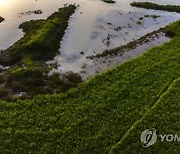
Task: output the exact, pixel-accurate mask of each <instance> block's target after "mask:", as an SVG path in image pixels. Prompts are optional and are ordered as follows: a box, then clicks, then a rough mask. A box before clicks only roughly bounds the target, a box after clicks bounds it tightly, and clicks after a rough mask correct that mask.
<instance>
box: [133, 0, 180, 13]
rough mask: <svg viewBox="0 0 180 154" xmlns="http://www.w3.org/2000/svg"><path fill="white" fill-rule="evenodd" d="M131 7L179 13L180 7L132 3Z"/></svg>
mask: <svg viewBox="0 0 180 154" xmlns="http://www.w3.org/2000/svg"><path fill="white" fill-rule="evenodd" d="M131 6H135V7H139V8H145V9H153V10H163V11H169V12H177V13H180V6H175V5H159V4H155V3H150V2H133V3H131Z"/></svg>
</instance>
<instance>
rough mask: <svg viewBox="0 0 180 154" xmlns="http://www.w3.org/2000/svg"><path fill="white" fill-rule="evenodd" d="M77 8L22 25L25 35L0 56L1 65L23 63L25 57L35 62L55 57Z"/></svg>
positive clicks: (70, 7)
mask: <svg viewBox="0 0 180 154" xmlns="http://www.w3.org/2000/svg"><path fill="white" fill-rule="evenodd" d="M75 8H76V7H75V6H74V5H70V6H68V7H64V8H60V9H59V11H58V12H55V13H53V14H52V15H51V16H50V17H48V18H47V20H35V21H27V22H25V23H23V24H21V25H20V28H22V29H23V31H24V32H25V35H24V37H23V38H21V39H20V40H19V41H17V42H16V43H15V44H14V45H13V46H11V47H10V48H8V49H7V50H5V51H4V52H3V54H1V55H0V64H4V65H12V64H15V63H21V60H22V59H23V58H25V57H27V56H28V57H30V58H31V59H32V60H34V61H46V60H49V59H51V58H53V57H54V56H55V54H56V53H57V52H58V49H59V47H60V46H59V44H60V43H59V42H60V40H61V39H62V37H63V35H64V31H65V29H66V28H67V26H68V19H69V17H70V16H71V15H72V14H73V13H74V11H75Z"/></svg>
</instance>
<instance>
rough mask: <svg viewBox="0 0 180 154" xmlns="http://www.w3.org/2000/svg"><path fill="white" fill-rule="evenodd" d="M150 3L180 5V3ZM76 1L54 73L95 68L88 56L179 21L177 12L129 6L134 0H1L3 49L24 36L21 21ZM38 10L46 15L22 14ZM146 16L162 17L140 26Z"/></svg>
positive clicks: (172, 0)
mask: <svg viewBox="0 0 180 154" xmlns="http://www.w3.org/2000/svg"><path fill="white" fill-rule="evenodd" d="M139 1H140V0H139ZM149 1H150V2H155V3H159V4H176V5H180V1H179V0H149ZM74 2H76V4H79V5H80V7H78V8H77V10H76V12H75V14H74V15H73V16H72V17H71V19H70V20H69V27H68V28H67V30H66V33H65V35H64V37H63V40H62V41H61V48H60V53H61V55H60V54H59V55H57V56H56V57H55V59H54V60H52V62H56V63H58V64H59V67H58V69H57V70H53V71H52V72H54V71H58V72H67V71H73V72H82V70H83V68H84V66H85V65H86V66H87V67H91V66H93V65H94V61H92V60H89V59H87V58H86V57H87V56H89V55H93V54H97V53H101V52H102V51H103V50H105V49H111V48H115V47H118V46H121V45H123V44H126V43H128V42H130V41H132V40H134V39H137V38H139V37H141V36H143V35H145V34H147V33H149V32H152V31H154V30H157V29H159V28H160V27H164V26H165V25H167V24H169V23H171V22H173V21H176V20H179V19H180V15H179V14H177V13H169V12H165V11H153V10H145V9H139V8H133V7H131V6H130V5H129V4H130V3H131V2H133V0H116V2H117V3H116V4H106V3H104V2H102V1H101V0H76V1H74V0H51V1H49V0H16V1H14V0H0V16H2V17H4V18H5V21H4V22H2V23H1V24H0V50H1V49H6V48H8V47H9V46H10V45H12V44H13V43H14V42H16V41H17V40H18V39H19V38H21V37H22V36H23V33H22V31H21V30H19V29H18V25H19V24H21V23H22V22H24V21H27V20H31V19H40V18H41V19H42V18H43V19H44V18H46V17H48V16H49V15H50V14H52V13H53V12H54V11H56V10H57V9H58V8H60V7H62V6H63V5H64V4H65V3H69V4H73V3H74ZM39 9H40V10H42V11H43V14H38V15H37V14H25V15H22V14H21V13H23V12H28V11H34V10H39ZM144 15H160V17H158V18H157V19H154V18H151V17H150V18H143V20H142V21H141V24H137V21H138V20H139V18H141V17H143V16H144ZM108 33H109V34H110V35H111V39H110V44H109V45H106V44H104V39H106V36H107V34H108Z"/></svg>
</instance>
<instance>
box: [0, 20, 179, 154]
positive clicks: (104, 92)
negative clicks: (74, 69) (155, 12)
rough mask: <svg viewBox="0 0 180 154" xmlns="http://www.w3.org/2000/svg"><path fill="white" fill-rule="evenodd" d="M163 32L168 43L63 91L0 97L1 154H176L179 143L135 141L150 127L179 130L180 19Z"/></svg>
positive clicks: (170, 130)
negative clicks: (168, 36) (145, 145)
mask: <svg viewBox="0 0 180 154" xmlns="http://www.w3.org/2000/svg"><path fill="white" fill-rule="evenodd" d="M165 30H166V31H168V32H169V33H171V34H172V33H173V34H174V37H173V38H172V39H171V41H170V42H168V43H165V44H164V45H162V46H158V47H154V48H152V49H149V50H148V51H147V52H146V53H145V54H143V55H142V56H140V57H137V58H135V59H133V60H130V61H128V62H126V63H124V64H122V65H119V66H118V67H116V68H114V69H112V70H109V71H107V72H106V73H103V74H101V75H98V76H96V77H94V78H93V79H91V80H89V81H87V82H85V83H82V84H80V85H79V86H78V87H77V88H74V89H72V90H70V91H68V92H67V93H65V94H59V95H53V96H52V95H46V96H45V95H42V96H38V97H36V98H34V99H33V100H18V101H16V102H4V101H1V102H0V111H1V112H0V119H2V120H1V121H0V127H1V129H0V141H1V144H0V149H1V153H103V154H104V153H108V152H112V153H113V152H114V153H140V152H141V151H142V153H156V152H158V151H160V150H161V151H162V152H164V153H171V152H172V151H173V152H174V153H178V152H179V147H180V146H179V143H178V142H177V143H173V145H172V144H171V145H170V143H168V144H166V143H164V144H162V143H157V144H156V145H155V146H153V147H152V148H151V149H148V152H147V151H145V150H146V149H143V147H141V146H142V145H140V142H139V135H140V132H141V131H142V130H144V129H147V128H151V127H155V128H156V129H157V130H158V131H162V132H165V131H167V133H168V132H171V133H177V134H178V133H180V132H179V118H180V117H179V109H180V107H179V104H178V103H179V101H180V97H179V96H180V88H179V83H180V81H179V79H178V78H179V77H180V52H179V48H180V21H178V22H176V23H173V24H171V25H170V26H168V27H167V28H166V29H165ZM171 113H172V115H171ZM172 122H173V123H172ZM131 130H134V131H131ZM167 145H169V146H167ZM153 148H154V149H153ZM160 148H161V149H160ZM163 148H164V149H163ZM121 150H122V151H121ZM150 150H151V151H150Z"/></svg>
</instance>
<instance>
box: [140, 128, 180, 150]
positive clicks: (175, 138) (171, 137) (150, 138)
mask: <svg viewBox="0 0 180 154" xmlns="http://www.w3.org/2000/svg"><path fill="white" fill-rule="evenodd" d="M140 139H141V142H142V143H143V146H144V147H146V148H147V147H150V146H152V145H153V144H155V143H156V141H157V140H158V139H159V140H160V141H161V142H180V135H179V134H159V135H157V131H156V129H154V128H151V129H146V130H144V131H143V132H142V133H141V138H140Z"/></svg>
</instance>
